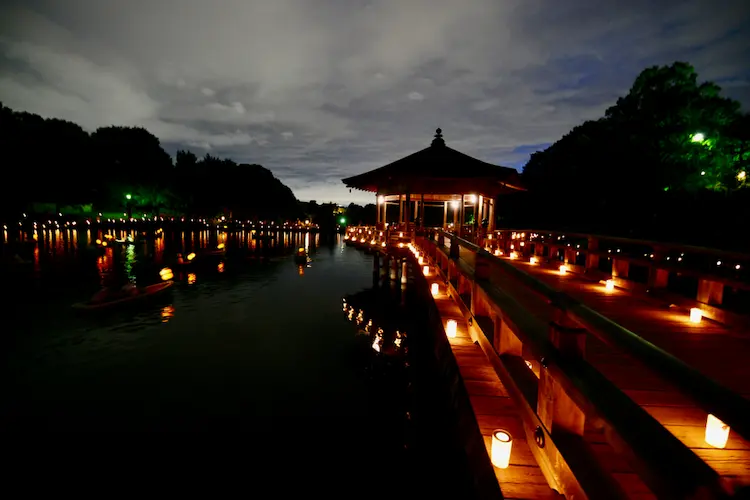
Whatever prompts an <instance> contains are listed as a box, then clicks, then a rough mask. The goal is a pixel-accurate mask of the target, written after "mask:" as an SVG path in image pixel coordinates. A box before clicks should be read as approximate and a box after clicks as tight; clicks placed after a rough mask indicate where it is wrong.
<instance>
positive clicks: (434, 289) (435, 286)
mask: <svg viewBox="0 0 750 500" xmlns="http://www.w3.org/2000/svg"><path fill="white" fill-rule="evenodd" d="M430 293H432V296H433V297H437V295H438V293H440V285H438V284H437V283H433V284H432V285H430Z"/></svg>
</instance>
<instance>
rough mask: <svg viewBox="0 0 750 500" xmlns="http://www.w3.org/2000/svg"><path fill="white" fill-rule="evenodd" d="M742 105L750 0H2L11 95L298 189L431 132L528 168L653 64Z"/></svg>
mask: <svg viewBox="0 0 750 500" xmlns="http://www.w3.org/2000/svg"><path fill="white" fill-rule="evenodd" d="M675 60H684V61H687V62H690V63H692V64H693V65H694V66H695V67H696V69H697V71H698V73H699V75H700V77H701V79H709V80H714V81H716V82H717V83H719V84H720V85H721V86H722V87H723V88H724V89H725V94H726V95H728V96H731V97H734V98H737V99H739V100H740V101H742V102H743V105H744V107H745V109H747V108H748V107H749V105H750V2H749V1H748V0H736V1H735V0H713V1H697V0H680V1H673V0H631V1H614V0H599V1H593V0H592V1H583V0H565V1H559V0H554V1H552V0H550V1H546V0H368V1H366V0H213V1H207V0H201V1H199V0H127V1H105V0H65V1H59V0H58V1H55V0H47V1H45V0H24V1H19V2H16V1H15V0H10V1H9V0H2V4H1V5H0V100H1V101H3V103H4V104H5V105H7V106H10V107H12V108H14V109H17V110H26V111H31V112H34V113H38V114H41V115H43V116H46V117H60V118H65V119H68V120H72V121H75V122H77V123H79V124H80V125H82V126H83V127H84V128H86V129H88V130H93V129H94V128H96V127H98V126H104V125H111V124H117V125H129V126H143V127H146V128H147V129H148V130H150V131H151V132H152V133H154V134H155V135H156V136H158V137H159V138H160V139H161V141H162V144H163V145H164V147H165V149H167V151H168V152H170V153H174V152H175V151H176V150H177V149H180V148H189V149H191V150H193V151H194V152H195V153H196V154H198V155H199V156H202V155H203V154H205V153H206V152H209V153H211V154H213V155H219V156H227V157H230V158H232V159H234V160H235V161H238V162H251V163H260V164H262V165H264V166H266V167H268V168H270V169H271V170H272V171H273V172H274V174H276V176H277V177H279V178H280V179H282V181H284V182H285V183H287V184H288V185H289V186H290V187H291V188H292V189H293V190H294V193H295V194H296V195H297V197H298V198H299V199H301V200H309V199H315V200H317V201H318V202H324V201H336V202H341V203H343V202H349V201H358V202H373V201H374V196H370V195H368V194H363V193H357V192H353V193H351V194H349V192H348V190H347V189H345V188H344V186H343V184H341V181H340V179H341V178H342V177H345V176H348V175H352V174H356V173H360V172H363V171H365V170H369V169H371V168H375V167H379V166H382V165H384V164H386V163H389V162H391V161H393V160H396V159H398V158H400V157H401V156H404V155H406V154H409V153H412V152H414V151H417V150H419V149H422V148H424V147H426V146H428V145H429V143H430V140H431V139H432V135H433V134H434V130H435V128H436V127H438V126H439V127H442V128H443V131H444V135H445V139H446V142H447V144H448V145H449V146H451V147H454V148H456V149H459V150H461V151H463V152H465V153H468V154H471V155H473V156H476V157H478V158H480V159H482V160H485V161H490V162H493V163H497V164H501V165H508V166H514V167H518V168H519V169H520V168H521V167H522V166H523V165H524V163H525V162H526V160H527V159H528V157H529V154H530V153H532V152H533V151H536V150H538V149H543V148H544V147H546V145H548V144H549V143H551V142H554V141H555V140H557V139H558V138H559V137H560V136H562V135H563V134H565V133H566V132H567V131H568V130H570V129H571V128H572V127H573V126H575V125H576V124H579V123H581V122H582V121H584V120H586V119H590V118H596V117H599V116H601V115H602V114H603V112H604V110H605V109H606V108H607V107H608V106H610V105H612V104H613V103H614V102H615V100H616V98H617V97H618V96H620V95H623V94H625V93H626V92H627V89H628V88H629V86H630V85H631V84H632V82H633V80H634V78H635V76H636V75H637V74H638V73H639V72H640V71H641V70H642V69H644V68H645V67H647V66H650V65H654V64H670V63H672V62H673V61H675Z"/></svg>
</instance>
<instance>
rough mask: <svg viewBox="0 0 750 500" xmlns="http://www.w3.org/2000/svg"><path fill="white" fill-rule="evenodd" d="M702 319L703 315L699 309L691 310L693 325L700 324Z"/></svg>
mask: <svg viewBox="0 0 750 500" xmlns="http://www.w3.org/2000/svg"><path fill="white" fill-rule="evenodd" d="M702 317H703V313H702V312H701V310H700V309H698V308H697V307H693V308H692V309H690V322H691V323H700V322H701V318H702Z"/></svg>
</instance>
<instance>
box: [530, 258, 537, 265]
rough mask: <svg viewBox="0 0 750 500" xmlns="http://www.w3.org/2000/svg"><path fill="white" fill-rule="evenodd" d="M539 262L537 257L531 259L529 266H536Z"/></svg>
mask: <svg viewBox="0 0 750 500" xmlns="http://www.w3.org/2000/svg"><path fill="white" fill-rule="evenodd" d="M537 262H539V260H538V259H537V258H536V257H531V258H530V259H529V264H532V265H533V264H536V263H537Z"/></svg>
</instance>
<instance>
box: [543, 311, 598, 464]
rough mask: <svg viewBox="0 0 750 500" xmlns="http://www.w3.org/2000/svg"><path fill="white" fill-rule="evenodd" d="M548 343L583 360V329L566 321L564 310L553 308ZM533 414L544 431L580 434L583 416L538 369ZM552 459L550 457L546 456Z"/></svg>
mask: <svg viewBox="0 0 750 500" xmlns="http://www.w3.org/2000/svg"><path fill="white" fill-rule="evenodd" d="M549 333H550V340H551V341H552V343H553V344H554V345H555V347H556V348H557V349H558V350H559V351H560V353H561V354H562V355H563V356H566V357H575V358H583V357H584V355H585V350H586V330H584V329H582V328H580V327H579V326H578V325H577V324H576V323H575V322H573V321H572V320H570V319H569V318H568V316H567V314H566V313H565V311H563V310H561V309H560V308H556V309H555V312H554V314H553V318H552V321H551V322H550V330H549ZM537 414H538V415H539V418H540V420H541V421H542V423H544V426H545V427H546V428H547V430H548V431H549V432H550V434H552V435H553V436H554V433H555V431H556V430H557V431H563V432H567V433H571V434H576V435H579V436H582V435H583V428H584V424H585V423H586V416H585V414H584V413H583V411H581V409H580V408H579V407H578V405H576V404H575V403H574V402H573V400H572V399H571V398H570V396H568V394H567V393H566V392H565V391H564V390H563V388H562V387H561V386H560V385H559V384H558V383H557V382H556V381H555V380H554V379H553V378H552V376H551V375H550V374H549V371H548V370H546V369H544V363H542V370H541V373H540V377H539V398H538V403H537ZM550 458H552V457H550Z"/></svg>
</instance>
